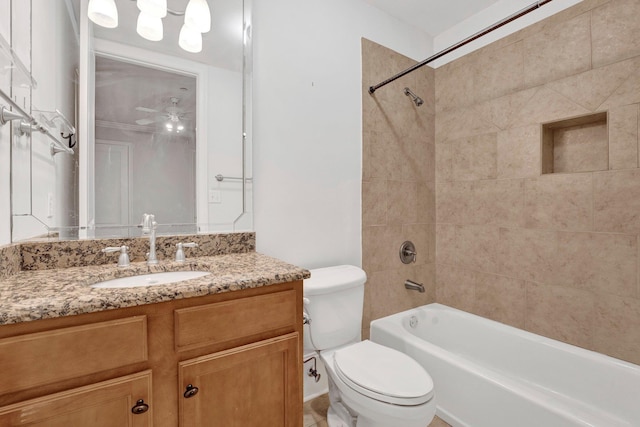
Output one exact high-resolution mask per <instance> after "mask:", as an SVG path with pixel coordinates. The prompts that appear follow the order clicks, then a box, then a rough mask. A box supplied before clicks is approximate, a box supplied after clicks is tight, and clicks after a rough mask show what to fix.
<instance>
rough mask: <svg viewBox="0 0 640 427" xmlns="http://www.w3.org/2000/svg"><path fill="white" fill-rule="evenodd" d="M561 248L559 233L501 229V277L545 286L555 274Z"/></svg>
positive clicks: (499, 245) (499, 254) (499, 244)
mask: <svg viewBox="0 0 640 427" xmlns="http://www.w3.org/2000/svg"><path fill="white" fill-rule="evenodd" d="M557 247H558V238H557V233H556V232H555V231H546V230H529V229H522V228H513V229H509V228H501V229H500V240H499V242H498V250H497V253H498V274H500V275H503V276H509V277H513V278H516V279H524V280H531V281H535V282H540V283H545V282H546V281H547V280H548V278H549V277H550V276H551V275H552V273H553V267H554V261H555V256H556V252H557Z"/></svg>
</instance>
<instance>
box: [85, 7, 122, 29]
mask: <svg viewBox="0 0 640 427" xmlns="http://www.w3.org/2000/svg"><path fill="white" fill-rule="evenodd" d="M87 15H88V16H89V19H91V21H93V22H94V23H96V24H98V25H100V26H101V27H106V28H116V27H117V26H118V8H117V7H116V3H115V1H114V0H89V7H88V11H87Z"/></svg>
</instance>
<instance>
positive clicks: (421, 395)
mask: <svg viewBox="0 0 640 427" xmlns="http://www.w3.org/2000/svg"><path fill="white" fill-rule="evenodd" d="M333 357H334V365H335V367H336V373H337V374H338V376H339V377H340V379H341V380H342V381H344V382H345V383H346V384H347V385H348V386H349V387H351V388H352V389H354V390H356V391H357V392H359V393H361V394H364V395H365V396H369V397H371V398H373V399H376V400H380V401H383V402H387V403H393V404H396V405H404V406H412V405H420V404H422V403H425V402H427V401H428V400H429V399H431V397H432V395H433V380H432V379H431V376H429V374H428V373H427V371H425V370H424V368H423V367H422V366H420V365H419V364H418V362H416V361H415V360H413V359H412V358H410V357H409V356H407V355H406V354H404V353H401V352H399V351H397V350H394V349H391V348H388V347H385V346H382V345H380V344H376V343H374V342H371V341H369V340H365V341H361V342H359V343H357V344H353V345H350V346H348V347H345V348H342V349H340V350H337V351H336V352H335V353H334V356H333Z"/></svg>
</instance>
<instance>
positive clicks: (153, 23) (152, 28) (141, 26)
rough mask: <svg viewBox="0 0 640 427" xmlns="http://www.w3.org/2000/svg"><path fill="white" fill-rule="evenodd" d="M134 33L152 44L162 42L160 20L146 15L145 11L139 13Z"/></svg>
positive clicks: (162, 32)
mask: <svg viewBox="0 0 640 427" xmlns="http://www.w3.org/2000/svg"><path fill="white" fill-rule="evenodd" d="M136 32H137V33H138V34H139V35H140V36H141V37H143V38H145V39H147V40H150V41H152V42H157V41H160V40H162V37H163V34H164V31H163V28H162V18H159V17H157V16H153V15H150V14H148V13H147V12H145V11H142V10H141V11H140V15H138V24H137V25H136Z"/></svg>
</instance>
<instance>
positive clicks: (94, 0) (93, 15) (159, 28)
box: [88, 0, 211, 53]
mask: <svg viewBox="0 0 640 427" xmlns="http://www.w3.org/2000/svg"><path fill="white" fill-rule="evenodd" d="M131 1H135V2H136V5H137V6H138V9H139V10H140V14H139V15H138V21H137V24H136V32H137V33H138V34H139V35H140V36H141V37H143V38H145V39H147V40H151V41H159V40H162V38H163V35H164V34H163V33H164V28H163V24H162V18H164V17H166V16H167V14H171V15H174V16H184V24H183V25H182V28H181V29H180V35H179V36H178V45H179V46H180V47H181V48H182V49H183V50H186V51H187V52H191V53H198V52H201V51H202V33H207V32H209V31H210V30H211V11H210V9H209V4H208V3H207V0H189V3H187V7H186V9H185V11H184V12H180V11H176V10H171V9H168V8H167V0H131ZM88 15H89V19H91V21H93V22H94V23H96V24H98V25H100V26H102V27H106V28H116V27H117V26H118V9H117V8H116V3H115V0H89V8H88Z"/></svg>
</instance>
